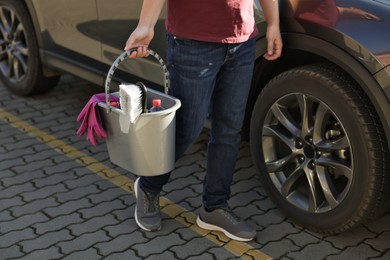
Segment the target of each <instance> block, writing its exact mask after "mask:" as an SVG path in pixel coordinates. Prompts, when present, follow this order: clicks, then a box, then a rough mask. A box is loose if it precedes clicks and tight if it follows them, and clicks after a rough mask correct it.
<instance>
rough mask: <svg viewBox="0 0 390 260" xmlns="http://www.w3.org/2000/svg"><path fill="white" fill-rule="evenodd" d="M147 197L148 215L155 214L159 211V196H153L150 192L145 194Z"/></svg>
mask: <svg viewBox="0 0 390 260" xmlns="http://www.w3.org/2000/svg"><path fill="white" fill-rule="evenodd" d="M145 197H146V207H145V208H147V212H148V213H154V212H156V211H157V209H158V207H159V205H158V199H157V198H158V194H153V193H150V192H145Z"/></svg>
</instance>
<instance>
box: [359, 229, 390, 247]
mask: <svg viewBox="0 0 390 260" xmlns="http://www.w3.org/2000/svg"><path fill="white" fill-rule="evenodd" d="M365 243H367V244H369V245H371V246H373V247H374V248H375V249H377V250H380V251H385V250H389V249H390V231H384V232H383V233H381V234H380V235H379V236H378V237H377V238H372V239H366V240H365Z"/></svg>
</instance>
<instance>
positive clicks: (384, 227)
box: [366, 213, 390, 233]
mask: <svg viewBox="0 0 390 260" xmlns="http://www.w3.org/2000/svg"><path fill="white" fill-rule="evenodd" d="M366 227H367V228H368V229H369V230H372V231H373V232H376V233H380V232H382V231H390V213H388V214H386V215H384V216H382V217H381V218H379V219H377V220H375V221H372V222H371V223H369V224H367V225H366Z"/></svg>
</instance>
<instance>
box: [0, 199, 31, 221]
mask: <svg viewBox="0 0 390 260" xmlns="http://www.w3.org/2000/svg"><path fill="white" fill-rule="evenodd" d="M24 204H25V202H23V200H22V198H21V197H19V196H17V197H12V198H6V199H0V212H2V211H3V210H6V209H8V208H11V207H12V206H18V205H24ZM0 220H1V219H0Z"/></svg>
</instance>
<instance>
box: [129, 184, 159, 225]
mask: <svg viewBox="0 0 390 260" xmlns="http://www.w3.org/2000/svg"><path fill="white" fill-rule="evenodd" d="M138 182H139V178H137V180H135V182H134V194H135V198H136V199H137V196H138V194H137V190H138ZM134 218H135V223H137V225H138V226H139V227H140V228H141V229H143V230H145V231H148V232H151V231H158V230H160V229H161V226H160V227H158V228H157V229H149V228H146V227H145V226H143V225H142V224H141V223H140V222H139V221H138V216H137V204H136V205H135V212H134Z"/></svg>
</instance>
